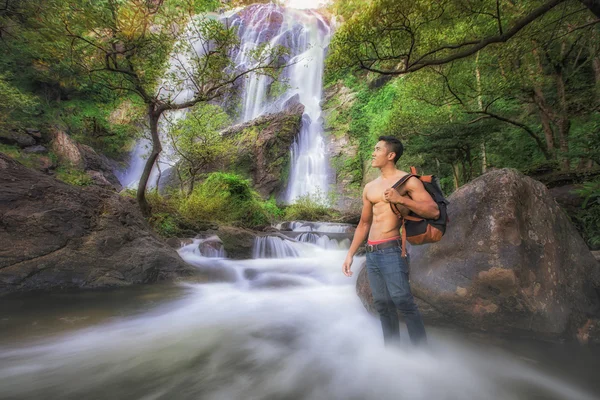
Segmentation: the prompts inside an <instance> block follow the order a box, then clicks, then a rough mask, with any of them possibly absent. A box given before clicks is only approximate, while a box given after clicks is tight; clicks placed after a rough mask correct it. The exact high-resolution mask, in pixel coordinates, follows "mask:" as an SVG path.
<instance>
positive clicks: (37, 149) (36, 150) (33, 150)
mask: <svg viewBox="0 0 600 400" xmlns="http://www.w3.org/2000/svg"><path fill="white" fill-rule="evenodd" d="M23 153H29V154H46V153H48V149H47V148H45V147H44V146H42V145H39V144H38V145H35V146H30V147H25V148H24V149H23Z"/></svg>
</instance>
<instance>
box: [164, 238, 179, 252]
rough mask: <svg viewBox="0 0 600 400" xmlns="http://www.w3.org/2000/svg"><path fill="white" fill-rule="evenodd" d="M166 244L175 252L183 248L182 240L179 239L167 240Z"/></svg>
mask: <svg viewBox="0 0 600 400" xmlns="http://www.w3.org/2000/svg"><path fill="white" fill-rule="evenodd" d="M165 243H166V244H168V245H169V246H171V247H172V248H174V249H175V250H178V249H179V248H181V239H179V238H174V237H173V238H168V239H167V240H165Z"/></svg>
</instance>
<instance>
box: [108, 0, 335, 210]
mask: <svg viewBox="0 0 600 400" xmlns="http://www.w3.org/2000/svg"><path fill="white" fill-rule="evenodd" d="M221 19H222V21H223V22H224V23H227V24H229V25H230V26H234V27H237V29H238V34H239V35H240V42H241V48H240V50H239V51H237V52H236V53H235V54H233V55H232V57H233V60H234V63H235V65H236V66H237V68H238V69H239V70H240V71H241V70H244V69H249V68H252V67H253V60H252V58H251V52H252V50H254V49H256V48H257V47H258V46H260V45H265V44H268V46H272V47H275V46H284V47H286V48H287V49H288V50H289V56H288V58H287V63H288V64H289V66H288V67H286V68H285V69H284V70H283V71H282V73H281V76H280V81H279V84H281V83H284V84H286V85H287V89H286V90H285V91H284V92H283V93H282V94H277V93H273V92H274V90H270V89H271V88H272V85H273V80H272V79H271V78H270V77H267V76H266V75H261V74H254V73H253V74H249V75H248V76H247V78H246V79H245V80H244V83H243V84H242V91H241V100H242V101H241V103H242V109H241V118H240V119H241V122H246V121H249V120H252V119H254V118H256V117H258V116H260V115H262V114H264V113H267V112H278V111H281V110H282V109H283V108H284V106H285V104H286V102H287V101H288V100H289V99H291V98H298V99H299V102H300V103H302V104H303V105H304V107H305V108H304V116H303V118H302V126H301V131H300V134H299V135H298V137H297V138H296V139H295V141H294V143H293V145H292V146H291V149H290V158H291V161H290V165H291V168H290V176H289V181H288V182H289V184H288V188H287V194H286V196H285V197H286V201H287V202H289V203H291V202H293V201H294V200H295V199H297V198H298V197H300V196H304V195H311V196H320V199H321V200H324V199H325V198H326V196H327V192H328V178H327V177H328V160H327V156H326V152H325V144H324V138H323V125H322V118H321V106H320V102H321V99H322V80H323V66H324V59H325V53H326V48H327V46H328V44H329V40H330V36H331V29H330V27H329V25H328V23H327V22H326V21H325V19H324V18H323V17H322V16H321V15H319V14H318V13H316V12H314V11H312V10H296V9H288V8H284V7H281V6H277V5H275V4H258V5H253V6H249V7H246V8H245V9H243V10H241V11H238V12H235V13H233V14H232V15H223V16H222V17H221ZM188 31H189V33H188V34H187V35H186V36H187V38H188V39H187V40H189V42H190V44H191V47H192V48H193V49H194V52H195V53H196V54H198V55H202V52H203V51H205V49H204V47H203V46H202V44H203V41H202V40H201V38H198V37H194V36H193V31H192V30H191V29H189V28H188ZM176 48H178V47H176ZM191 68H192V63H190V53H186V52H177V51H176V52H173V54H172V55H171V60H170V66H169V68H168V71H167V73H166V74H165V79H164V80H163V82H162V85H161V86H162V87H163V91H162V92H161V96H162V97H164V98H169V99H170V100H171V101H172V102H176V103H181V102H184V101H187V100H190V99H191V98H192V97H193V94H194V85H193V84H192V82H191V81H190V79H188V76H187V74H188V73H189V72H190V70H191ZM167 115H169V118H170V119H171V121H172V122H175V121H177V120H178V119H180V118H182V117H183V116H184V115H185V112H184V111H176V112H172V113H169V114H167ZM162 121H163V122H161V125H160V131H161V132H162V134H163V135H162V138H161V141H162V143H163V147H164V150H163V154H162V155H161V157H160V161H159V167H160V169H161V170H165V169H167V168H169V167H170V166H171V165H172V164H173V163H174V162H176V161H177V157H176V156H174V155H173V152H172V151H170V146H169V140H168V138H167V137H166V135H165V134H164V133H165V131H166V130H168V126H166V125H165V122H164V118H163V119H162ZM148 147H149V146H148V140H140V141H139V143H138V145H137V147H136V149H135V150H134V152H133V154H132V158H131V162H130V167H129V169H128V170H127V171H125V172H121V173H118V176H119V178H120V180H121V183H122V184H123V185H124V186H126V187H135V185H137V182H138V181H139V178H140V176H141V173H142V170H143V165H144V163H145V159H144V157H143V155H144V154H146V153H147V151H148V150H147V149H148ZM157 176H158V169H157V168H156V167H155V168H154V169H153V172H152V174H151V178H150V181H149V182H150V185H154V184H155V182H156V179H157Z"/></svg>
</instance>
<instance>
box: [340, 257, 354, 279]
mask: <svg viewBox="0 0 600 400" xmlns="http://www.w3.org/2000/svg"><path fill="white" fill-rule="evenodd" d="M352 261H353V258H352V257H350V256H348V257H346V260H344V265H342V272H344V275H346V276H347V277H351V276H352V270H351V269H350V267H352Z"/></svg>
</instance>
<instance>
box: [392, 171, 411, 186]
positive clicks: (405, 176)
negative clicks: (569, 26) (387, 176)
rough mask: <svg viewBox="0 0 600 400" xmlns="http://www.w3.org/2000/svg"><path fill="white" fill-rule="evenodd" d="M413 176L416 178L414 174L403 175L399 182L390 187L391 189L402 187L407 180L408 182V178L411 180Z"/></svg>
mask: <svg viewBox="0 0 600 400" xmlns="http://www.w3.org/2000/svg"><path fill="white" fill-rule="evenodd" d="M413 176H416V175H414V174H406V175H404V176H403V177H402V178H400V180H399V181H398V182H396V183H394V185H393V186H392V189H398V188H399V187H400V186H402V185H404V184H405V183H406V181H407V180H409V179H410V178H412V177H413Z"/></svg>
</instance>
